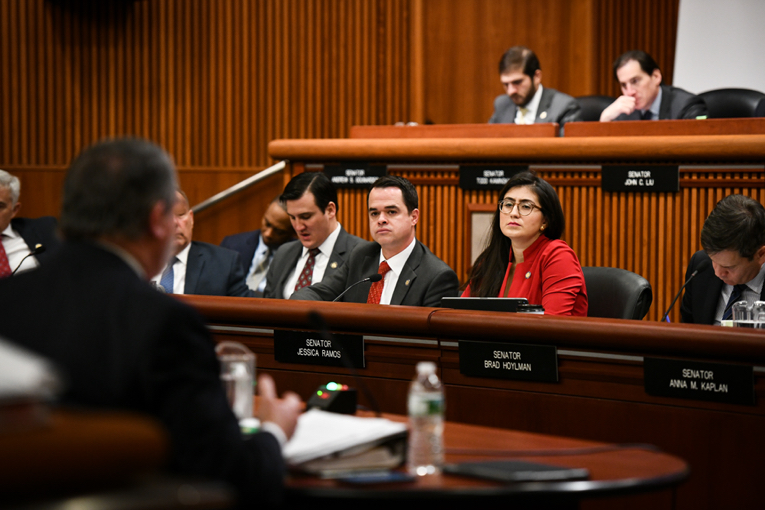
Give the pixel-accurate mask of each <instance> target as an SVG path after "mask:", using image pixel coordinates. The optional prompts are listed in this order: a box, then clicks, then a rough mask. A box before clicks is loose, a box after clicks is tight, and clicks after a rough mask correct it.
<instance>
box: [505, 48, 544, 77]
mask: <svg viewBox="0 0 765 510" xmlns="http://www.w3.org/2000/svg"><path fill="white" fill-rule="evenodd" d="M517 69H520V70H521V72H522V73H523V74H525V75H527V76H529V77H530V78H532V79H533V78H534V73H536V72H537V70H539V69H541V67H539V59H538V58H537V55H536V53H534V52H533V51H531V50H530V49H528V48H527V47H525V46H513V47H512V48H510V49H509V50H507V51H506V52H505V54H504V55H502V58H501V59H499V74H505V73H509V72H512V71H515V70H517Z"/></svg>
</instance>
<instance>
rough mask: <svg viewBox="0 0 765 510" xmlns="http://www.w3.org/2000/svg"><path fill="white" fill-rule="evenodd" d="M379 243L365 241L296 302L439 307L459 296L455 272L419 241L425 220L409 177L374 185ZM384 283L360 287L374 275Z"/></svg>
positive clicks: (372, 210)
mask: <svg viewBox="0 0 765 510" xmlns="http://www.w3.org/2000/svg"><path fill="white" fill-rule="evenodd" d="M367 202H368V206H369V209H368V211H369V231H370V232H371V233H372V238H373V239H374V240H375V242H373V243H361V244H360V245H358V246H357V247H356V248H355V249H354V250H353V253H351V255H350V258H349V259H348V262H346V263H345V265H344V266H343V267H342V268H341V269H340V270H339V271H337V272H336V273H334V274H333V275H332V276H330V277H329V278H325V279H324V280H322V281H321V283H317V284H315V285H311V286H310V287H306V288H304V289H302V290H300V291H298V292H295V293H294V294H293V295H292V297H291V299H306V300H313V301H333V300H335V299H336V298H338V297H339V296H340V295H341V294H343V291H345V290H346V289H348V288H349V287H351V286H352V285H353V288H351V289H348V292H346V293H344V294H343V295H342V298H341V300H342V301H345V302H349V303H371V304H381V305H409V306H438V305H439V303H440V302H441V298H442V297H444V296H456V295H457V289H458V287H459V280H458V279H457V275H456V274H455V273H454V271H453V270H452V269H451V268H450V267H449V266H448V265H446V263H444V262H443V261H442V260H441V259H439V258H438V257H436V256H435V255H434V254H433V253H432V252H431V251H430V250H429V249H428V248H427V247H426V246H425V245H424V244H422V243H421V242H420V241H418V240H417V238H416V237H415V227H416V225H417V222H418V221H419V219H420V210H419V208H418V202H419V199H418V196H417V190H416V189H415V187H414V186H413V185H412V183H411V182H409V181H408V180H406V179H404V178H403V177H397V176H392V175H386V176H383V177H380V178H379V179H377V181H375V183H374V184H372V188H371V189H370V191H369V195H368V198H367ZM375 274H380V275H382V278H381V279H380V280H379V281H376V282H374V283H372V282H371V281H370V280H367V281H366V282H364V283H360V284H358V285H354V284H356V283H357V282H361V281H362V280H365V279H367V278H369V277H370V276H373V275H375Z"/></svg>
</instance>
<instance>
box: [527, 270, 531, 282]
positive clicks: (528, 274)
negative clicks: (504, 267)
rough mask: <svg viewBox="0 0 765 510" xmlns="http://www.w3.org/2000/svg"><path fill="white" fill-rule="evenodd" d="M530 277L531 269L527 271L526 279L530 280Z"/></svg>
mask: <svg viewBox="0 0 765 510" xmlns="http://www.w3.org/2000/svg"><path fill="white" fill-rule="evenodd" d="M529 278H531V271H529V272H528V273H526V279H527V280H528V279H529Z"/></svg>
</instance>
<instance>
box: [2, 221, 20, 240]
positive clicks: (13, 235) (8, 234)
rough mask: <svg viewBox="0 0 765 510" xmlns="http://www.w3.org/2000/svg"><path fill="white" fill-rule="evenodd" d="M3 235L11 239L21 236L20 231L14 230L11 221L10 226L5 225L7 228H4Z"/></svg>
mask: <svg viewBox="0 0 765 510" xmlns="http://www.w3.org/2000/svg"><path fill="white" fill-rule="evenodd" d="M2 236H4V237H8V238H10V239H17V238H18V237H20V236H19V233H18V232H16V231H15V230H13V228H11V224H10V223H8V226H7V227H5V230H3V232H2Z"/></svg>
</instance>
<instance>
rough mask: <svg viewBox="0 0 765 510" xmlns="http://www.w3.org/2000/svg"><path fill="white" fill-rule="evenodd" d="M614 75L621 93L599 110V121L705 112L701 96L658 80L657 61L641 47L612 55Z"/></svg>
mask: <svg viewBox="0 0 765 510" xmlns="http://www.w3.org/2000/svg"><path fill="white" fill-rule="evenodd" d="M614 77H615V78H616V81H618V82H619V86H620V87H621V89H622V95H621V96H619V97H618V98H617V99H616V101H614V102H613V103H611V104H610V105H609V106H607V107H606V109H605V110H603V112H602V113H601V114H600V122H609V121H612V120H665V119H695V118H697V117H706V115H707V105H706V104H705V103H704V100H703V99H702V98H700V97H699V96H697V95H694V94H691V93H690V92H687V91H685V90H683V89H681V88H677V87H672V86H670V85H662V84H661V82H662V76H661V70H660V69H659V65H658V64H657V63H656V61H655V60H654V59H653V57H651V55H649V54H648V53H646V52H645V51H640V50H632V51H628V52H627V53H625V54H623V55H622V56H620V57H619V58H618V59H616V62H614Z"/></svg>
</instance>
